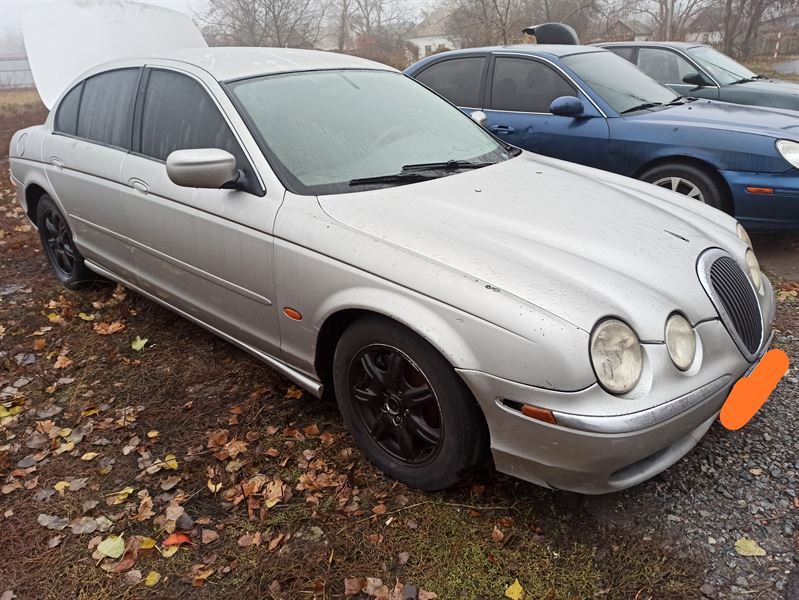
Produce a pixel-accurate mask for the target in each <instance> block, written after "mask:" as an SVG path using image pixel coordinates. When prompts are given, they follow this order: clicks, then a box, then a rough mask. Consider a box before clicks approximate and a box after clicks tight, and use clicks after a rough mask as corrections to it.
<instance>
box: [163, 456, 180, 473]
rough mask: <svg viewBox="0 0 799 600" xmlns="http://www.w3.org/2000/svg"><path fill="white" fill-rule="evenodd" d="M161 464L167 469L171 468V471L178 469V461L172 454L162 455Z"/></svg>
mask: <svg viewBox="0 0 799 600" xmlns="http://www.w3.org/2000/svg"><path fill="white" fill-rule="evenodd" d="M163 466H164V467H165V468H167V469H172V470H173V471H177V470H178V461H177V459H176V458H175V455H174V454H167V455H166V456H165V457H164V461H163Z"/></svg>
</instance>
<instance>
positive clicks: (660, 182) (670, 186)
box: [639, 162, 730, 213]
mask: <svg viewBox="0 0 799 600" xmlns="http://www.w3.org/2000/svg"><path fill="white" fill-rule="evenodd" d="M639 179H641V180H643V181H646V182H647V183H652V184H654V185H656V186H658V187H662V188H665V189H667V190H671V191H673V192H677V193H678V194H683V195H685V196H688V197H689V198H692V199H694V200H699V201H700V202H704V203H705V204H707V205H709V206H712V207H713V208H717V209H719V210H722V211H724V212H727V213H729V212H730V209H729V203H728V201H727V192H726V189H725V188H724V185H723V184H722V183H721V182H720V181H719V179H718V176H717V175H716V174H714V173H712V172H710V171H709V170H707V169H703V168H701V167H697V166H695V165H692V164H688V163H682V162H672V163H664V164H661V165H657V166H655V167H652V168H651V169H647V170H646V171H644V172H643V173H641V175H640V177H639Z"/></svg>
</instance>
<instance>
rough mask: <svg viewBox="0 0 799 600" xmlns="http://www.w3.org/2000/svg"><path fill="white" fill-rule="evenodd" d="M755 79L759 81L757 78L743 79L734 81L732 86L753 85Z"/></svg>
mask: <svg viewBox="0 0 799 600" xmlns="http://www.w3.org/2000/svg"><path fill="white" fill-rule="evenodd" d="M755 79H757V77H743V78H741V79H738V80H736V81H733V82H732V83H731V84H730V85H737V84H739V83H751V82H752V81H754V80H755Z"/></svg>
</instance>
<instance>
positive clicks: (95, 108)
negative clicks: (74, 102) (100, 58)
mask: <svg viewBox="0 0 799 600" xmlns="http://www.w3.org/2000/svg"><path fill="white" fill-rule="evenodd" d="M139 71H140V69H118V70H115V71H108V72H106V73H101V74H100V75H94V76H93V77H89V79H87V80H86V81H85V82H84V83H83V95H82V96H81V99H80V109H79V111H78V122H77V128H76V132H77V133H76V135H77V136H78V137H82V138H85V139H87V140H91V141H93V142H99V143H101V144H108V145H109V146H117V147H119V148H123V149H125V150H127V149H129V148H130V132H131V120H132V118H133V102H134V100H135V98H136V87H137V85H138V83H139ZM73 91H74V90H73ZM65 100H66V98H65Z"/></svg>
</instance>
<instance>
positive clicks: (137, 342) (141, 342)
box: [130, 335, 149, 352]
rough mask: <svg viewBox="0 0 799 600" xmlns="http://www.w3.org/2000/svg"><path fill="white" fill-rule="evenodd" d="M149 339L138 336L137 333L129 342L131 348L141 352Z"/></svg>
mask: <svg viewBox="0 0 799 600" xmlns="http://www.w3.org/2000/svg"><path fill="white" fill-rule="evenodd" d="M148 341H149V340H148V339H147V338H140V337H139V336H138V335H137V336H136V337H135V338H134V340H133V341H132V342H131V343H130V347H131V348H133V349H134V350H135V351H136V352H141V351H142V350H144V346H146V345H147V342H148Z"/></svg>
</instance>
